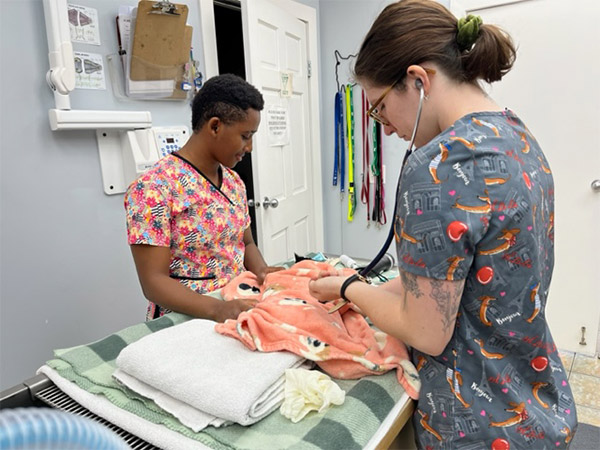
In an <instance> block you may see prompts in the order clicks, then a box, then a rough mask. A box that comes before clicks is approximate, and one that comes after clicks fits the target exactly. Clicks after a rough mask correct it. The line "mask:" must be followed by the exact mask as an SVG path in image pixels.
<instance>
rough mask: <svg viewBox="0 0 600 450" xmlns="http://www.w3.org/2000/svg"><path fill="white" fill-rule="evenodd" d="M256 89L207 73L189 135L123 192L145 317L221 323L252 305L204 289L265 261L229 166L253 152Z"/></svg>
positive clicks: (263, 269) (263, 270) (260, 273)
mask: <svg viewBox="0 0 600 450" xmlns="http://www.w3.org/2000/svg"><path fill="white" fill-rule="evenodd" d="M263 105H264V102H263V98H262V95H261V94H260V92H258V90H256V88H254V87H253V86H252V85H250V84H248V83H247V82H246V81H245V80H243V79H241V78H239V77H237V76H234V75H222V76H217V77H214V78H211V79H210V80H208V81H207V82H206V83H205V85H204V86H203V87H202V89H201V90H200V92H199V93H198V94H197V95H196V97H195V98H194V101H193V104H192V129H193V134H192V136H191V137H190V139H189V140H188V142H187V143H186V144H185V145H184V146H183V147H182V148H181V149H180V150H179V151H178V152H175V153H173V154H171V155H168V156H166V157H164V158H162V159H161V160H159V161H158V163H157V164H156V165H155V166H154V167H153V168H152V169H150V170H148V171H147V172H145V173H144V174H143V175H142V176H141V177H139V178H138V179H137V180H136V181H134V182H133V183H132V184H131V185H130V186H129V189H128V190H127V193H126V195H125V208H126V210H127V235H128V242H129V245H130V246H131V252H132V254H133V259H134V261H135V265H136V269H137V272H138V277H139V279H140V283H141V285H142V290H143V292H144V295H145V296H146V298H147V299H148V300H149V302H150V304H149V307H148V314H147V319H148V320H150V319H153V318H157V317H159V316H161V315H163V314H164V313H165V312H169V311H178V312H182V313H185V314H189V315H192V316H195V317H200V318H207V319H211V320H215V321H218V322H223V321H225V320H226V319H229V318H236V317H237V316H238V314H239V313H240V312H242V311H245V310H247V309H249V308H250V307H252V306H253V301H251V300H244V299H238V300H233V301H230V302H222V301H220V300H217V299H215V298H213V297H210V296H206V295H202V294H204V293H206V292H210V291H214V290H216V289H219V288H221V287H223V286H224V285H225V284H227V282H228V281H229V280H231V279H232V278H233V277H235V276H236V275H238V274H239V273H241V272H242V271H244V270H246V269H247V270H250V271H252V272H254V273H255V274H256V275H257V277H258V279H259V281H262V279H263V278H264V276H265V275H266V274H267V273H268V272H270V271H273V270H277V269H276V268H272V267H268V266H267V264H266V263H265V261H264V259H263V257H262V255H261V254H260V251H259V250H258V248H257V246H256V244H255V243H254V240H253V238H252V233H251V231H250V217H249V215H248V204H247V200H246V190H245V187H244V184H243V182H242V180H241V179H240V177H239V175H238V174H237V173H236V172H234V171H233V170H231V168H232V167H234V166H235V165H236V164H237V163H238V162H239V161H241V160H242V158H243V157H244V155H245V154H246V153H249V152H251V151H252V136H253V135H254V133H256V130H257V129H258V126H259V123H260V111H261V110H262V109H263Z"/></svg>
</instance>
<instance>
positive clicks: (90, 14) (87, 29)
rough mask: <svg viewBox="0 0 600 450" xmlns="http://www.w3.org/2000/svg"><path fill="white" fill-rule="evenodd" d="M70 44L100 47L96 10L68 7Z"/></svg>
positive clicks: (75, 6)
mask: <svg viewBox="0 0 600 450" xmlns="http://www.w3.org/2000/svg"><path fill="white" fill-rule="evenodd" d="M67 8H68V10H69V29H70V30H71V41H72V42H83V43H84V44H92V45H100V28H99V26H98V10H96V9H94V8H89V7H87V6H79V5H71V4H69V5H68V7H67Z"/></svg>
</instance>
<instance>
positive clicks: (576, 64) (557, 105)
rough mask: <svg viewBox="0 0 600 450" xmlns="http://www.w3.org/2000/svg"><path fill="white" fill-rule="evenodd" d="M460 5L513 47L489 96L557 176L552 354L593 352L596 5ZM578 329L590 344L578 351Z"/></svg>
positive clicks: (597, 199) (598, 246)
mask: <svg viewBox="0 0 600 450" xmlns="http://www.w3.org/2000/svg"><path fill="white" fill-rule="evenodd" d="M459 3H460V4H462V5H463V6H464V8H465V9H466V10H467V12H469V13H473V14H478V15H480V16H481V17H482V19H483V22H484V23H486V22H487V23H495V24H498V25H500V26H501V27H503V28H504V29H506V31H508V32H509V33H510V34H511V35H512V37H513V39H514V40H515V41H516V44H517V45H518V51H517V60H516V64H515V66H514V68H513V70H512V71H511V72H510V73H509V74H508V75H507V76H506V77H505V79H503V80H502V81H501V82H500V83H498V84H497V86H496V85H493V86H492V88H491V89H490V94H491V96H492V97H493V98H494V99H495V100H496V101H497V102H498V103H499V104H500V105H502V106H507V107H509V108H511V109H513V110H514V111H515V112H516V113H517V114H518V115H519V116H520V117H521V118H522V119H523V120H524V121H525V123H526V124H527V126H528V127H529V128H530V130H531V131H532V133H533V134H534V135H535V136H536V138H537V140H538V142H539V143H540V145H541V147H542V149H543V150H544V152H545V153H546V156H547V158H548V161H549V163H550V166H551V169H552V172H553V175H554V182H555V191H556V195H555V208H556V209H555V230H556V231H555V266H554V274H553V279H552V283H551V286H550V293H549V297H548V306H547V317H548V320H549V322H550V329H551V331H552V334H553V336H554V339H555V341H556V343H557V346H558V347H559V348H562V349H566V350H571V351H577V352H582V353H588V354H593V353H594V352H595V351H596V337H597V336H598V324H599V320H600V293H599V292H600V289H599V288H598V286H599V281H600V263H599V261H600V191H594V190H593V189H592V182H593V181H594V180H597V179H600V83H599V80H600V61H599V60H598V56H599V54H598V48H600V27H599V26H598V24H599V23H600V2H598V0H569V1H568V2H565V1H564V0H541V1H521V2H517V3H512V4H506V5H500V4H502V3H506V1H500V0H498V1H496V2H492V1H491V0H472V1H466V0H463V1H461V2H459ZM491 4H495V5H496V6H495V7H491V8H490V7H489V6H490V5H491ZM483 6H487V7H488V8H484V9H481V8H482V7H483ZM491 6H493V5H491ZM582 327H585V328H586V331H585V341H586V342H587V345H580V342H581V341H582V333H581V328H582Z"/></svg>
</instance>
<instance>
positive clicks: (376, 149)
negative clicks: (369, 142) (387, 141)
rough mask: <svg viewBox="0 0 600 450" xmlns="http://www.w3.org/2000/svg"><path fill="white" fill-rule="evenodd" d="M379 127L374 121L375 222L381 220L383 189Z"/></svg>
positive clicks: (372, 167) (373, 214)
mask: <svg viewBox="0 0 600 450" xmlns="http://www.w3.org/2000/svg"><path fill="white" fill-rule="evenodd" d="M378 129H379V123H378V122H373V129H372V130H371V132H372V135H373V162H372V163H371V172H372V173H373V182H374V183H375V192H374V193H373V212H372V215H371V219H372V220H373V222H379V197H380V196H381V191H380V190H379V177H380V173H379V139H378V138H377V136H378V134H379V133H378V132H377V130H378Z"/></svg>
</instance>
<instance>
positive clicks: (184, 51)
mask: <svg viewBox="0 0 600 450" xmlns="http://www.w3.org/2000/svg"><path fill="white" fill-rule="evenodd" d="M192 31H193V28H192V27H191V26H190V25H186V27H185V32H184V37H183V43H184V45H183V46H182V48H181V52H180V55H179V60H180V61H182V63H180V65H179V66H178V69H177V75H176V76H175V89H174V90H173V95H171V96H170V97H168V98H172V99H177V100H183V99H186V98H187V95H188V91H184V90H183V89H181V86H182V83H183V81H184V80H185V76H186V70H185V64H186V63H188V62H189V61H190V59H191V58H190V49H191V48H192Z"/></svg>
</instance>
